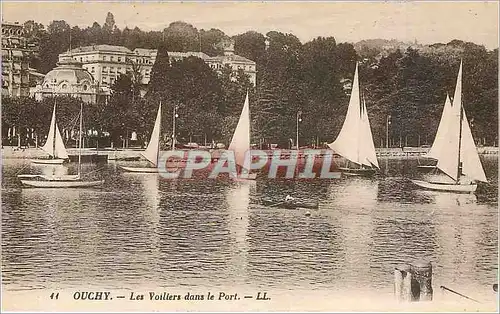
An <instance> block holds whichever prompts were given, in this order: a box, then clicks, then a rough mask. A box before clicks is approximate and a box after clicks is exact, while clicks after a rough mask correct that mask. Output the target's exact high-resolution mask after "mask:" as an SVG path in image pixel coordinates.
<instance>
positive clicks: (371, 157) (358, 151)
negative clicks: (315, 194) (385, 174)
mask: <svg viewBox="0 0 500 314" xmlns="http://www.w3.org/2000/svg"><path fill="white" fill-rule="evenodd" d="M328 146H329V147H330V148H331V149H332V150H334V151H335V152H336V153H337V154H339V155H341V156H343V157H344V158H347V159H349V160H350V161H351V162H354V163H357V164H359V165H365V166H368V167H377V168H378V167H379V166H378V160H377V154H376V152H375V145H374V144H373V136H372V131H371V128H370V121H369V119H368V113H367V109H366V104H365V102H364V101H363V103H361V100H360V93H359V78H358V64H357V63H356V70H355V72H354V80H353V84H352V90H351V99H350V100H349V107H348V108H347V114H346V117H345V120H344V124H343V126H342V129H341V130H340V133H339V135H338V136H337V139H335V141H334V142H333V143H330V144H328Z"/></svg>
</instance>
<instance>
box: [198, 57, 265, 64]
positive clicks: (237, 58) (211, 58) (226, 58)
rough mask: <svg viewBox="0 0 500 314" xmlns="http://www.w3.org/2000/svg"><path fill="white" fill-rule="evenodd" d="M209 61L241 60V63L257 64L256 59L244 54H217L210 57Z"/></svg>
mask: <svg viewBox="0 0 500 314" xmlns="http://www.w3.org/2000/svg"><path fill="white" fill-rule="evenodd" d="M207 61H221V62H223V61H231V62H241V63H252V64H255V61H252V60H250V59H247V58H245V57H242V56H238V55H229V56H215V57H208V58H207Z"/></svg>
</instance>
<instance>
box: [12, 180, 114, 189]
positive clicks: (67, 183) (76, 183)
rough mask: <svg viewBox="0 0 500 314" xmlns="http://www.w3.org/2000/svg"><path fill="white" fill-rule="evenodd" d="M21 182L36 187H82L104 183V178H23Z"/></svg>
mask: <svg viewBox="0 0 500 314" xmlns="http://www.w3.org/2000/svg"><path fill="white" fill-rule="evenodd" d="M21 183H22V184H24V185H26V186H30V187H35V188H81V187H94V186H99V185H102V184H103V183H104V180H96V181H80V180H23V179H21Z"/></svg>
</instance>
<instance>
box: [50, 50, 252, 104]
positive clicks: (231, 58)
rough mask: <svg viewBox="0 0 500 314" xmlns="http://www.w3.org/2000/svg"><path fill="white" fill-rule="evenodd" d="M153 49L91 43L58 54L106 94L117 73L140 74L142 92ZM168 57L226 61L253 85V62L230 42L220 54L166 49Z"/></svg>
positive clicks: (217, 64) (219, 67)
mask: <svg viewBox="0 0 500 314" xmlns="http://www.w3.org/2000/svg"><path fill="white" fill-rule="evenodd" d="M157 54H158V51H157V50H156V49H143V48H136V49H134V50H133V51H132V50H130V49H128V48H126V47H122V46H112V45H94V46H86V47H79V48H75V49H72V50H70V51H67V52H65V53H62V54H60V55H59V61H61V60H66V59H68V58H70V59H73V60H75V61H77V62H79V63H81V64H82V67H83V69H85V70H87V71H88V72H89V73H90V74H92V76H93V77H94V79H95V81H96V82H97V83H98V84H99V87H100V88H101V89H102V90H103V91H104V92H105V93H107V94H110V93H111V90H110V88H111V86H112V85H113V84H114V83H115V82H116V80H117V78H118V77H119V76H120V74H126V73H130V74H132V75H140V81H141V83H142V88H141V93H142V94H144V93H145V91H146V88H147V85H148V84H149V81H150V80H151V70H152V68H153V65H154V63H155V61H156V56H157ZM168 55H169V58H170V61H173V60H176V61H178V60H182V59H183V58H187V57H197V58H200V59H202V60H203V61H204V62H205V63H207V64H208V65H209V66H210V67H211V68H212V69H214V70H215V71H217V72H220V70H222V68H223V67H224V66H226V65H228V66H230V67H231V68H232V69H233V71H235V72H237V71H238V70H239V69H242V70H243V71H244V72H245V73H246V74H248V75H249V77H250V81H251V82H252V83H253V84H254V85H255V82H256V73H257V72H256V64H255V62H254V61H251V60H248V59H246V58H243V57H240V56H238V55H235V54H234V49H233V45H229V46H228V47H227V49H225V53H224V55H223V56H216V57H210V56H208V55H207V54H205V53H203V52H175V51H174V52H168Z"/></svg>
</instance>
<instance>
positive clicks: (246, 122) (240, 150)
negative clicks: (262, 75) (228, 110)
mask: <svg viewBox="0 0 500 314" xmlns="http://www.w3.org/2000/svg"><path fill="white" fill-rule="evenodd" d="M250 148H251V147H250V102H249V100H248V91H247V96H246V98H245V103H244V105H243V109H242V110H241V115H240V119H239V120H238V125H237V126H236V129H235V130H234V133H233V138H232V139H231V143H230V144H229V147H228V150H232V151H233V152H234V159H235V163H236V168H237V170H238V174H242V173H246V174H248V175H247V177H245V179H251V180H253V179H255V178H256V177H257V175H256V174H255V173H252V174H250V173H248V172H249V171H250V169H246V168H245V166H246V165H245V156H246V153H247V151H248V152H249V151H250Z"/></svg>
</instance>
